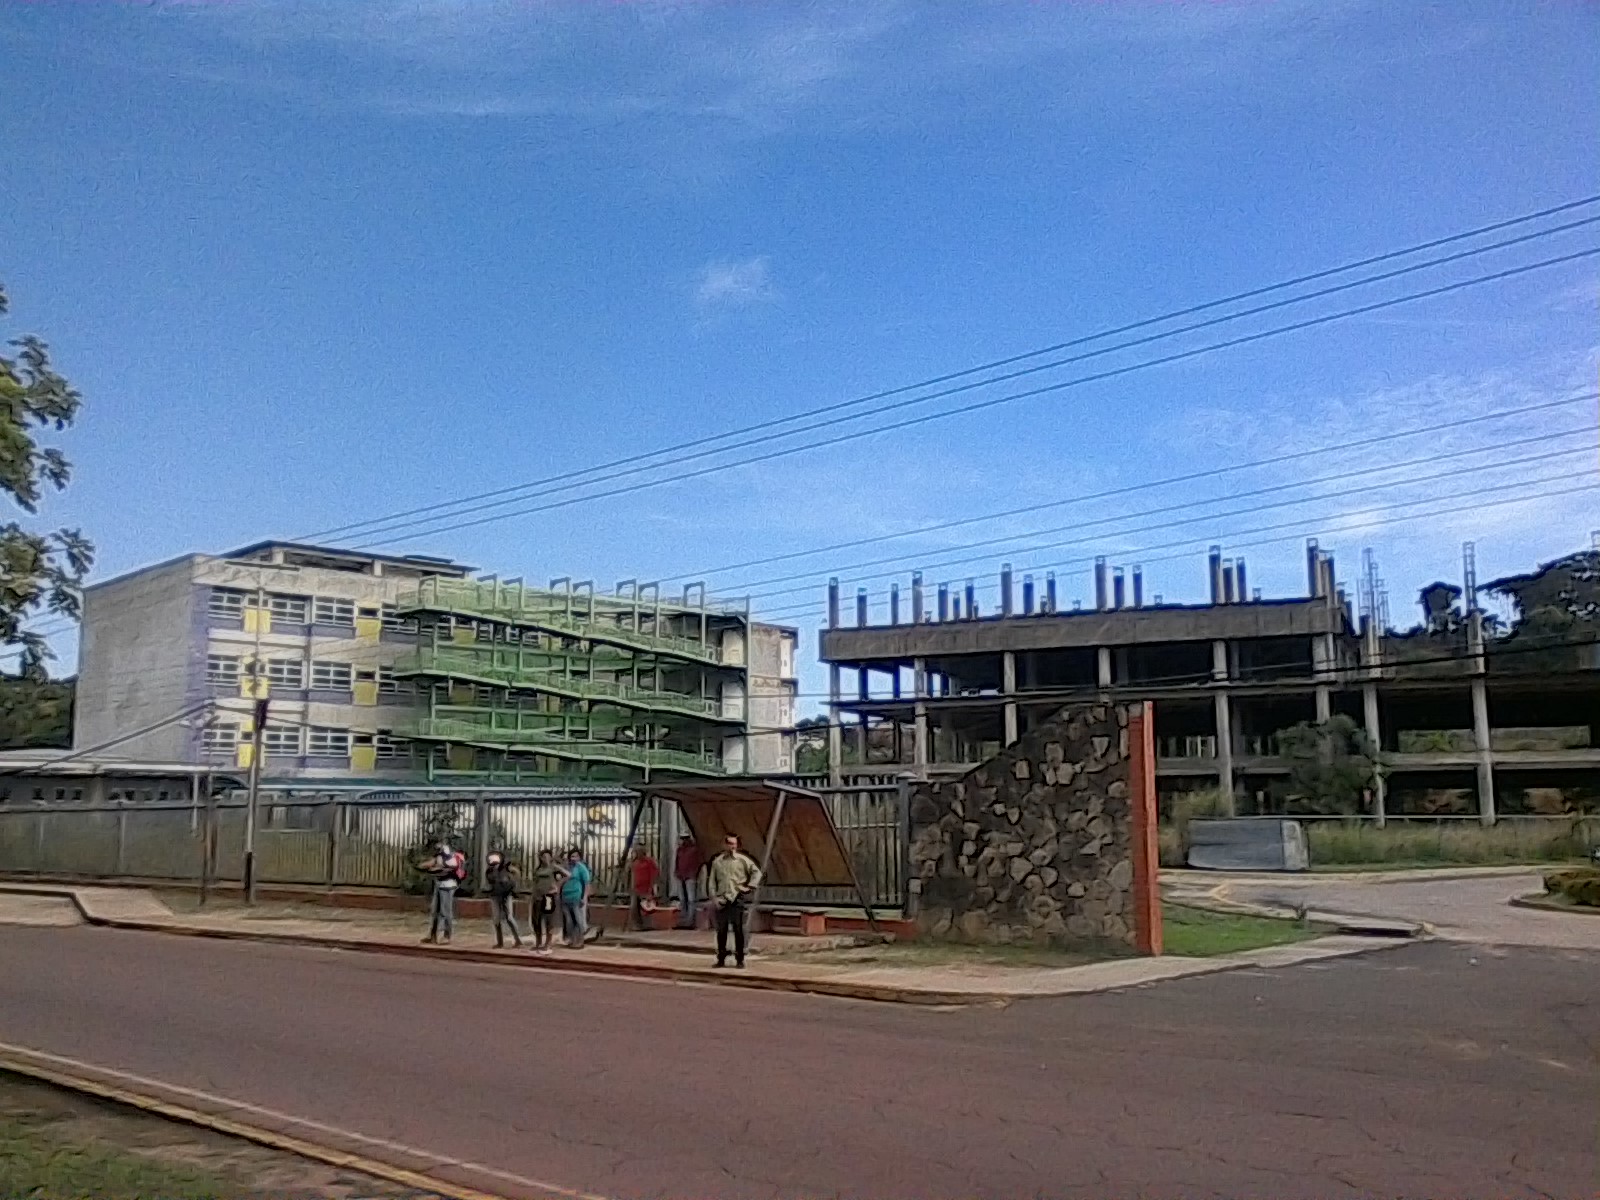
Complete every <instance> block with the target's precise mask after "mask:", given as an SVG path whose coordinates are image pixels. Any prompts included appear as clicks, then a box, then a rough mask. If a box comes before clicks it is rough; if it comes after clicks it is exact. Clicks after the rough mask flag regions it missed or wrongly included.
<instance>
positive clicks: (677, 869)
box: [672, 833, 705, 929]
mask: <svg viewBox="0 0 1600 1200" xmlns="http://www.w3.org/2000/svg"><path fill="white" fill-rule="evenodd" d="M704 866H705V856H704V855H703V854H701V853H700V847H699V845H698V844H696V842H695V840H694V834H692V833H686V834H684V835H683V836H682V837H681V838H679V839H678V852H677V854H676V855H675V856H674V857H673V860H672V887H673V892H674V894H676V896H677V898H678V928H679V929H693V928H694V916H695V899H696V893H697V892H698V890H699V889H698V888H697V887H696V881H697V880H698V879H699V878H700V869H701V868H702V867H704Z"/></svg>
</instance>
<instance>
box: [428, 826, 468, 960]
mask: <svg viewBox="0 0 1600 1200" xmlns="http://www.w3.org/2000/svg"><path fill="white" fill-rule="evenodd" d="M422 869H423V870H424V871H426V872H427V873H428V874H430V875H432V876H433V899H432V901H431V903H430V904H429V906H428V916H429V918H430V921H429V926H428V936H427V937H425V938H423V939H422V941H423V944H424V945H434V944H437V945H444V946H448V945H449V944H450V935H451V934H453V933H454V932H455V928H456V889H457V888H459V887H460V886H461V884H462V882H463V881H464V880H465V879H466V878H467V856H466V855H465V854H462V853H461V851H459V850H453V849H451V848H450V843H449V842H448V841H446V840H444V839H442V838H441V839H440V841H439V845H438V846H437V847H436V848H435V851H434V855H433V857H432V858H431V859H430V860H428V862H427V863H425V864H424V865H423V867H422Z"/></svg>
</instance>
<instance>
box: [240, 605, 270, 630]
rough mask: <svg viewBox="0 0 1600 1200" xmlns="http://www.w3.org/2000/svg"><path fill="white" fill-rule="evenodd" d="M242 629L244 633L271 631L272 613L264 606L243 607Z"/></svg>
mask: <svg viewBox="0 0 1600 1200" xmlns="http://www.w3.org/2000/svg"><path fill="white" fill-rule="evenodd" d="M244 631H245V632H246V633H271V632H272V614H271V613H270V612H268V611H267V610H266V609H264V608H252V607H249V606H246V607H245V610H244Z"/></svg>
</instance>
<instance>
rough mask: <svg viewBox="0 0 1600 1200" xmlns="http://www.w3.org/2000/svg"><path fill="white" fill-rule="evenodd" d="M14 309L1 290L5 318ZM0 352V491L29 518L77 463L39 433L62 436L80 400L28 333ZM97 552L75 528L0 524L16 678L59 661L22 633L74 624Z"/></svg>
mask: <svg viewBox="0 0 1600 1200" xmlns="http://www.w3.org/2000/svg"><path fill="white" fill-rule="evenodd" d="M8 309H9V305H8V302H7V299H6V293H5V288H4V287H3V286H0V316H4V315H5V314H6V313H7V311H8ZM5 350H6V352H5V353H0V490H3V491H4V492H5V493H6V494H7V495H9V496H10V497H11V500H12V502H13V503H14V504H15V505H16V506H17V507H18V508H20V509H21V510H22V511H23V512H24V513H26V514H28V515H30V516H32V515H34V514H36V513H37V512H38V511H39V506H40V504H41V503H42V502H43V499H44V497H45V495H46V494H47V493H49V492H51V491H58V492H59V491H61V490H62V489H63V488H65V487H66V486H67V483H68V482H69V481H70V480H71V478H72V464H71V463H70V462H68V461H67V458H66V455H64V454H63V453H62V452H61V451H60V450H59V449H57V448H56V447H54V446H47V445H43V444H41V442H40V440H39V435H40V434H42V433H46V432H54V433H60V432H62V431H64V430H66V429H67V428H68V427H70V426H71V424H72V422H73V421H74V420H75V419H76V418H77V415H78V409H79V407H80V406H81V405H82V403H83V397H82V396H80V395H79V394H78V390H77V389H76V388H74V387H73V386H72V385H71V384H70V383H68V382H67V380H66V379H65V378H63V377H62V376H61V375H60V374H58V373H57V372H56V370H55V368H54V367H53V366H52V365H51V363H50V351H49V347H47V346H46V345H45V343H44V342H43V341H41V340H40V339H39V338H38V337H36V336H34V335H32V334H24V335H22V336H21V337H17V338H13V339H11V340H10V341H9V342H7V343H6V346H5ZM93 562H94V547H93V546H92V545H90V544H89V542H88V541H87V540H86V539H85V538H84V536H83V534H82V533H81V532H80V531H79V530H77V529H57V530H54V531H52V532H43V533H41V532H35V531H33V530H30V529H26V528H24V527H23V525H22V523H21V522H20V521H17V520H12V521H7V522H5V523H3V524H0V647H3V648H5V649H11V648H13V647H16V648H20V649H21V651H22V657H21V661H20V663H19V664H18V669H17V674H18V675H20V676H22V677H24V678H27V679H35V680H38V679H43V678H44V677H45V669H44V666H45V663H46V662H47V661H48V660H49V659H51V658H52V657H54V655H53V654H52V653H51V651H50V647H49V645H48V643H47V642H46V641H45V639H44V638H43V637H41V636H40V635H39V634H38V633H36V632H34V631H32V630H29V629H26V628H24V626H25V625H26V623H27V622H28V621H29V620H31V619H33V618H35V617H38V616H41V615H52V616H62V617H68V618H70V619H72V620H74V621H75V620H77V619H78V618H79V616H80V615H81V612H82V600H81V597H82V592H81V589H82V586H83V580H84V577H85V576H86V575H87V574H88V573H89V568H90V566H91V565H92V564H93Z"/></svg>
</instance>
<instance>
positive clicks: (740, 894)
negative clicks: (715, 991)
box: [706, 833, 761, 967]
mask: <svg viewBox="0 0 1600 1200" xmlns="http://www.w3.org/2000/svg"><path fill="white" fill-rule="evenodd" d="M760 883H761V868H760V867H758V866H756V863H755V860H754V859H753V858H751V857H750V856H749V855H748V854H745V853H744V852H743V851H741V850H740V849H739V839H738V838H737V837H735V836H734V835H733V834H731V833H730V834H729V835H728V837H727V839H726V841H724V842H723V844H722V853H721V854H719V855H717V856H716V857H715V858H713V859H712V860H711V862H710V863H709V864H708V865H707V867H706V890H707V891H708V892H710V893H711V903H712V904H714V905H715V906H716V910H717V966H719V967H725V966H727V965H728V931H729V930H732V931H733V965H734V966H736V967H742V966H744V946H745V922H746V920H748V919H749V907H750V897H751V896H753V895H754V894H755V890H756V887H757V886H758V885H759V884H760Z"/></svg>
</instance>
